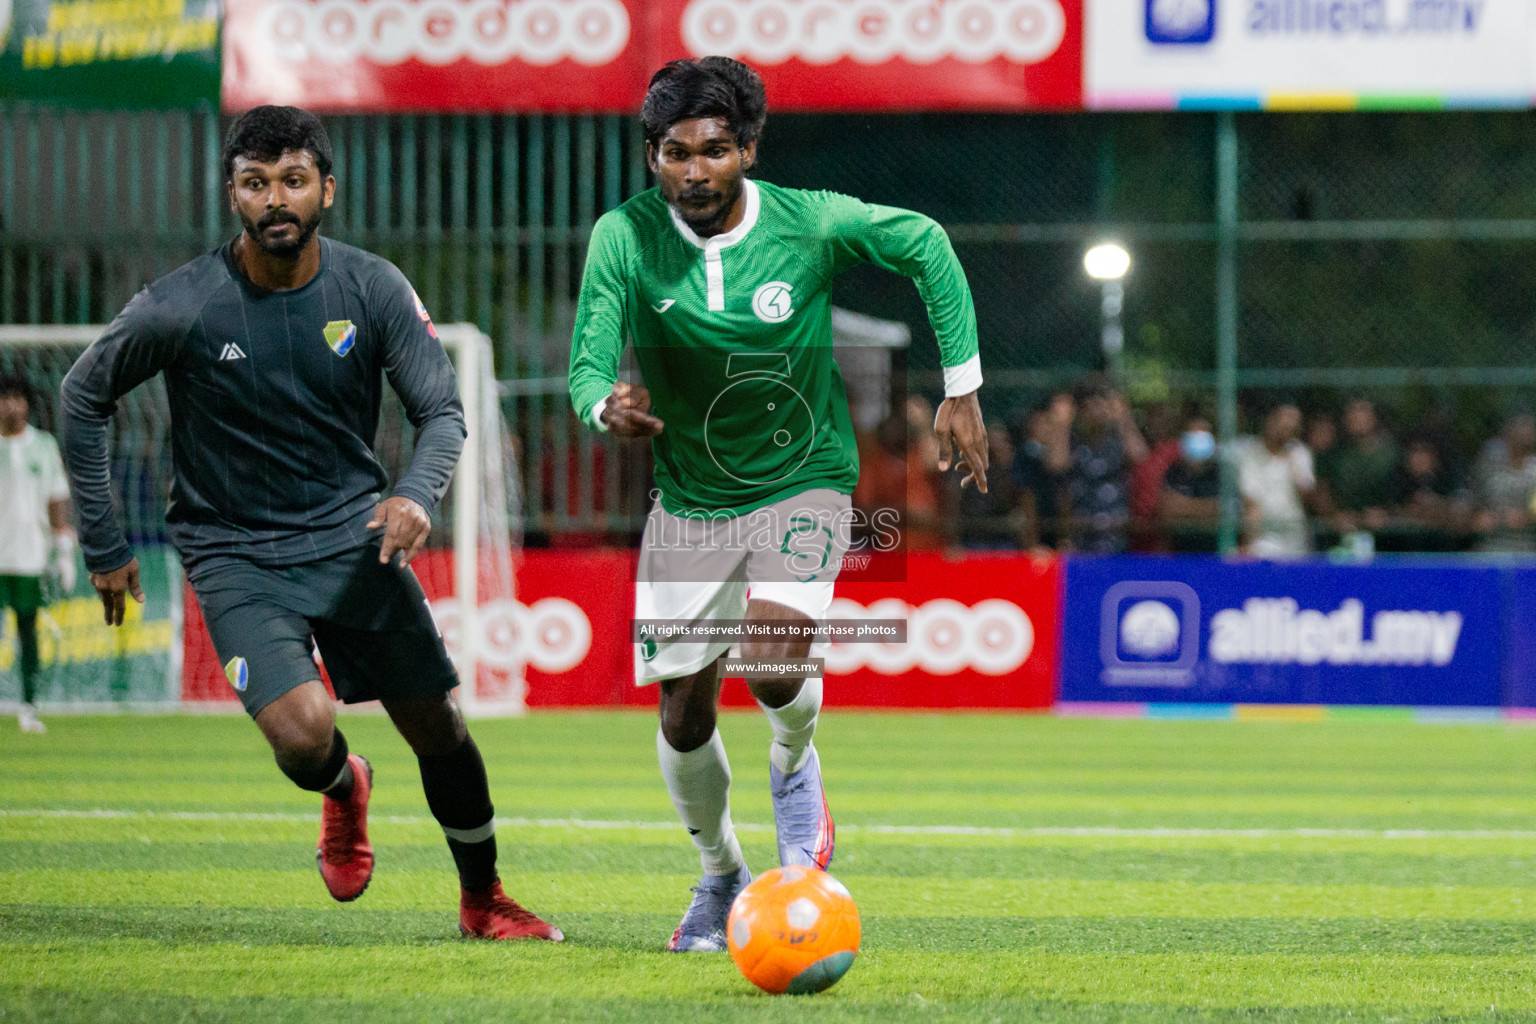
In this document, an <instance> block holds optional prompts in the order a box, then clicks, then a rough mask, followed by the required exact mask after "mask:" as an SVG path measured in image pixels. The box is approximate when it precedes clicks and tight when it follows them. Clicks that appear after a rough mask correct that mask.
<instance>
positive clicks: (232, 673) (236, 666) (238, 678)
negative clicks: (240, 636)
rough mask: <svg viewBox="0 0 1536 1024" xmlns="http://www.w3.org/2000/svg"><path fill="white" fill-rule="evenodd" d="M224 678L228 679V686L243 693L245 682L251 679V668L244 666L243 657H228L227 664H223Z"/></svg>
mask: <svg viewBox="0 0 1536 1024" xmlns="http://www.w3.org/2000/svg"><path fill="white" fill-rule="evenodd" d="M224 678H226V679H228V680H229V685H230V686H233V687H234V688H235V689H236V690H238V691H239V692H240V693H244V692H245V684H246V683H248V682H250V681H251V670H250V669H249V668H248V667H247V666H246V664H245V659H244V658H240V657H235V658H230V659H229V664H227V665H225V666H224Z"/></svg>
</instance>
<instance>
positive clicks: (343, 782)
mask: <svg viewBox="0 0 1536 1024" xmlns="http://www.w3.org/2000/svg"><path fill="white" fill-rule="evenodd" d="M277 766H278V767H279V768H281V769H282V770H283V774H284V775H286V776H288V777H289V778H290V779H292V780H293V784H294V785H295V786H298V787H299V788H300V789H307V790H309V791H310V792H311V793H324V794H325V795H326V796H328V797H331V798H332V799H335V800H345V799H347V797H349V796H351V795H352V765H351V764H350V763H349V762H348V761H347V738H346V737H345V736H343V735H342V734H341V730H340V729H335V728H334V727H333V732H332V734H331V753H330V756H328V757H327V758H326V759H325V761H324V763H322V764H321V765H319V766H318V767H316V766H314V765H292V764H285V763H284V762H283V759H282V757H281V756H278V758H277Z"/></svg>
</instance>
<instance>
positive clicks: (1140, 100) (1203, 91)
mask: <svg viewBox="0 0 1536 1024" xmlns="http://www.w3.org/2000/svg"><path fill="white" fill-rule="evenodd" d="M1086 22H1087V23H1086V26H1085V35H1086V40H1087V42H1086V46H1087V54H1086V57H1085V61H1084V63H1085V68H1084V74H1085V92H1086V94H1087V103H1088V106H1090V107H1093V108H1098V109H1135V108H1144V107H1157V108H1173V107H1230V108H1253V109H1259V108H1267V109H1297V108H1312V109H1350V108H1356V107H1387V108H1390V107H1403V108H1411V107H1437V106H1462V107H1507V106H1519V107H1524V106H1528V105H1529V104H1530V100H1531V96H1532V91H1533V90H1532V68H1531V58H1530V54H1531V42H1532V32H1533V28H1536V26H1533V5H1532V4H1531V3H1529V2H1527V0H1508V2H1494V3H1490V2H1487V0H1433V2H1425V0H1110V2H1105V0H1098V2H1093V3H1090V4H1089V6H1088V9H1087V13H1086Z"/></svg>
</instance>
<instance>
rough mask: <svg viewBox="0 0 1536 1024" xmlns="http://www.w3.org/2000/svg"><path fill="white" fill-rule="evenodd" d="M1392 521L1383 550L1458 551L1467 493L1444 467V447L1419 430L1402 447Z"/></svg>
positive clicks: (1467, 515) (1468, 509) (1464, 529)
mask: <svg viewBox="0 0 1536 1024" xmlns="http://www.w3.org/2000/svg"><path fill="white" fill-rule="evenodd" d="M1396 491H1397V501H1396V505H1397V507H1396V509H1395V510H1394V515H1395V520H1396V522H1395V523H1394V528H1393V530H1392V531H1391V535H1390V536H1388V537H1387V538H1385V540H1386V543H1381V541H1380V540H1378V543H1377V548H1378V549H1379V550H1385V551H1459V550H1461V549H1462V548H1464V547H1465V546H1466V545H1465V543H1464V538H1465V537H1466V533H1467V529H1468V527H1469V526H1470V523H1471V514H1472V509H1471V501H1470V498H1469V496H1468V494H1467V492H1466V490H1465V488H1463V487H1462V486H1461V485H1460V483H1459V481H1457V480H1456V478H1455V475H1454V474H1453V473H1452V471H1451V470H1450V468H1449V465H1448V460H1447V459H1446V457H1445V454H1444V446H1443V445H1442V444H1440V443H1439V441H1438V440H1437V439H1436V438H1434V437H1432V436H1429V435H1426V434H1420V435H1417V436H1415V437H1413V438H1412V439H1411V440H1409V442H1408V444H1407V446H1406V447H1405V448H1404V449H1403V461H1402V464H1401V465H1400V466H1399V467H1398V476H1397V482H1396Z"/></svg>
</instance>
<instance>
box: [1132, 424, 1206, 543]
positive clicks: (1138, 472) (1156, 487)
mask: <svg viewBox="0 0 1536 1024" xmlns="http://www.w3.org/2000/svg"><path fill="white" fill-rule="evenodd" d="M1191 414H1192V413H1191V411H1190V410H1185V413H1184V415H1183V416H1181V417H1175V416H1174V415H1173V410H1171V409H1170V408H1169V407H1168V403H1167V402H1152V403H1150V404H1149V405H1147V406H1146V407H1145V408H1144V409H1143V422H1144V423H1145V425H1146V436H1147V443H1148V444H1149V445H1150V446H1151V448H1150V450H1149V451H1148V453H1147V457H1146V458H1144V459H1142V460H1141V461H1140V462H1139V463H1137V464H1136V467H1135V468H1134V469H1132V470H1131V537H1130V548H1131V550H1132V551H1167V550H1168V540H1167V537H1166V536H1165V535H1164V532H1163V530H1162V529H1161V519H1162V513H1161V508H1162V501H1163V477H1164V475H1165V474H1166V473H1167V472H1168V468H1169V467H1170V466H1172V465H1173V464H1174V463H1175V462H1178V461H1179V427H1180V420H1181V419H1186V420H1187V419H1188V418H1189V415H1191Z"/></svg>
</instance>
